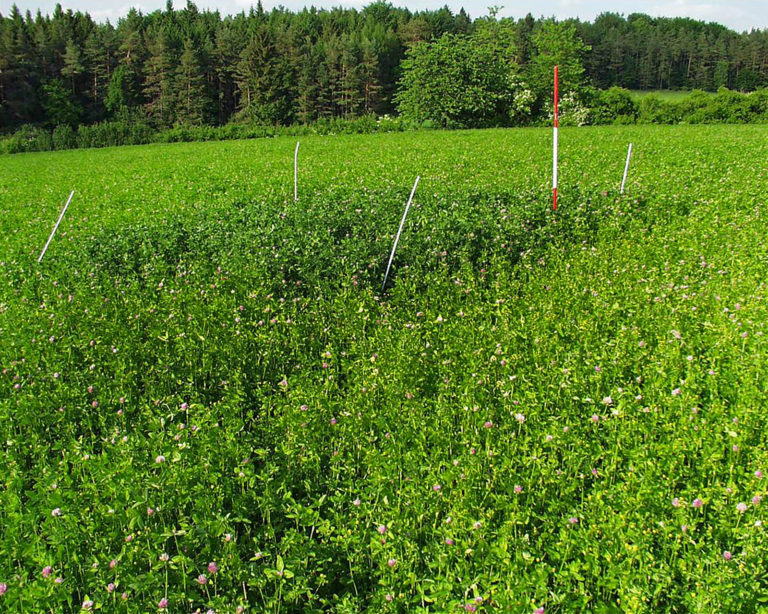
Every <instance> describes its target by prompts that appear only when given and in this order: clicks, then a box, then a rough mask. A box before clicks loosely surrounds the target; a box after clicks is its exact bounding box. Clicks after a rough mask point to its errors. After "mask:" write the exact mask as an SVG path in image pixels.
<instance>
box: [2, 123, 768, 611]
mask: <svg viewBox="0 0 768 614" xmlns="http://www.w3.org/2000/svg"><path fill="white" fill-rule="evenodd" d="M560 132H561V134H560V137H561V140H560V160H561V165H560V186H559V191H560V201H559V207H558V210H557V211H556V212H553V211H552V204H551V185H550V181H551V131H550V130H546V129H536V128H531V129H514V130H484V131H461V132H438V131H435V132H411V133H394V134H382V135H370V136H362V135H358V136H332V137H306V138H305V137H302V139H301V144H300V148H299V172H298V200H294V193H293V188H294V186H293V171H294V169H293V155H294V148H295V145H296V141H295V139H292V138H286V137H280V138H274V139H259V140H253V141H230V142H221V143H188V144H172V145H148V146H139V147H122V148H111V149H100V150H95V149H92V150H75V151H62V152H53V153H35V154H19V155H14V156H4V157H0V441H2V442H3V450H2V452H3V453H2V455H1V456H0V611H2V612H8V613H14V614H15V613H19V614H33V613H38V612H39V613H41V614H43V613H80V612H83V611H85V612H99V611H101V612H110V613H111V612H118V613H134V612H135V613H146V612H169V613H188V612H198V611H199V612H210V611H212V612H215V613H218V614H234V613H238V614H239V613H242V612H250V613H257V612H258V613H262V612H270V613H275V614H277V613H280V614H284V613H285V614H287V613H321V612H328V613H331V612H332V613H338V614H342V613H350V614H352V613H356V612H372V613H373V612H375V613H379V612H383V613H410V612H420V613H427V612H435V613H437V612H440V613H442V612H448V613H452V612H456V613H458V612H513V613H524V614H531V613H533V612H539V613H540V612H546V613H547V614H555V613H579V612H596V613H613V612H647V613H658V612H675V613H694V612H721V613H722V612H734V613H737V612H764V611H766V609H767V608H768V605H767V604H768V574H766V566H765V561H766V559H767V558H768V537H767V536H766V527H765V526H764V522H765V521H767V520H768V518H767V517H766V516H767V515H766V506H768V500H764V499H763V498H764V497H765V496H766V494H768V493H767V492H766V491H767V490H768V482H766V477H765V476H764V474H765V473H766V472H768V448H767V447H766V446H767V444H768V435H766V426H767V425H766V417H765V416H766V408H767V407H768V344H767V343H766V337H765V332H766V322H768V306H767V305H766V299H765V297H766V293H767V292H768V288H767V287H766V280H767V279H768V256H767V255H766V253H767V252H766V230H765V229H766V217H768V206H767V203H766V197H765V190H766V186H768V167H766V166H765V164H764V161H765V160H766V158H768V127H767V126H765V125H751V126H706V127H704V126H672V127H670V126H631V127H600V128H597V127H595V128H563V129H561V131H560ZM630 142H631V143H632V144H633V158H632V161H631V166H630V170H629V176H628V180H627V184H626V189H625V192H624V194H620V193H619V186H620V183H621V179H622V173H623V170H624V163H625V158H626V152H627V147H628V145H629V143H630ZM416 176H419V177H420V182H419V185H418V188H417V190H416V193H415V196H414V199H413V205H412V206H411V209H410V212H409V214H408V217H407V219H406V221H405V224H404V227H403V233H402V236H401V238H400V243H399V246H398V250H397V252H396V255H395V257H394V260H393V264H392V270H391V272H390V274H389V280H388V281H387V284H386V287H385V288H384V289H383V290H382V282H383V278H384V273H385V270H386V266H387V261H388V259H389V256H390V251H391V249H392V243H393V240H394V237H395V234H396V232H397V229H398V225H399V223H400V220H401V217H402V215H403V210H404V207H405V203H406V201H407V199H408V196H409V194H410V191H411V188H412V187H413V184H414V181H415V179H416ZM71 190H75V195H74V197H73V199H72V202H71V205H70V207H69V210H68V211H67V214H66V216H65V217H64V219H63V221H62V223H61V226H60V227H59V230H58V233H57V234H56V236H55V237H54V238H53V240H52V241H51V244H50V247H49V248H48V251H47V253H46V255H45V258H44V259H43V261H42V263H40V264H38V262H37V259H38V256H39V254H40V251H41V249H42V247H43V245H44V244H45V241H46V240H47V238H48V235H49V233H50V232H51V229H52V227H53V224H54V223H55V221H56V219H57V217H58V215H59V212H60V210H61V208H62V206H63V204H64V202H65V201H66V198H67V196H68V195H69V192H70V191H71Z"/></svg>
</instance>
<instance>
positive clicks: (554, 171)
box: [552, 66, 559, 211]
mask: <svg viewBox="0 0 768 614" xmlns="http://www.w3.org/2000/svg"><path fill="white" fill-rule="evenodd" d="M558 98H559V97H558V93H557V66H555V130H554V132H555V134H554V138H553V139H552V210H553V211H557V125H558V115H559V114H558V109H557V107H558V102H559V100H558Z"/></svg>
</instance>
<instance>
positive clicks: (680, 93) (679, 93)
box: [631, 90, 691, 102]
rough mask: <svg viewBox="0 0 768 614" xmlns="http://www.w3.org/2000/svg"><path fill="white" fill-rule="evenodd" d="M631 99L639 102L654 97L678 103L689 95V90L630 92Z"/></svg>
mask: <svg viewBox="0 0 768 614" xmlns="http://www.w3.org/2000/svg"><path fill="white" fill-rule="evenodd" d="M631 94H632V98H634V99H635V100H636V101H637V102H640V101H641V100H642V99H643V98H646V97H648V96H656V97H658V98H661V100H665V101H667V102H680V101H682V100H685V99H686V98H688V96H690V95H691V92H690V91H689V90H632V92H631Z"/></svg>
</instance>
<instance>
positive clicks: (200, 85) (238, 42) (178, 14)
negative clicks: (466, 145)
mask: <svg viewBox="0 0 768 614" xmlns="http://www.w3.org/2000/svg"><path fill="white" fill-rule="evenodd" d="M498 15H499V9H498V7H496V8H494V7H491V8H490V9H489V11H488V16H481V17H479V18H477V19H474V20H473V19H471V18H470V16H469V15H468V14H467V13H466V12H465V11H463V10H460V11H459V12H458V13H453V12H452V11H451V10H450V9H449V8H448V7H443V8H440V9H437V10H433V11H431V10H427V11H418V12H412V11H410V10H409V9H407V8H405V7H394V6H392V5H391V4H388V3H386V2H376V3H374V4H372V5H370V6H366V7H364V8H362V9H360V10H358V9H331V10H325V9H320V10H316V9H305V10H301V11H298V12H292V11H289V10H287V9H285V8H284V7H276V8H274V9H272V10H271V11H268V12H267V11H264V9H263V8H262V9H261V10H258V9H254V11H249V12H248V13H247V14H246V13H245V12H241V13H240V14H237V15H233V16H224V15H222V14H220V13H218V12H210V11H207V10H204V11H200V10H198V9H197V7H196V6H195V5H194V3H192V2H190V3H188V5H187V6H184V7H180V8H179V10H174V8H173V6H172V5H171V6H166V10H164V11H159V10H158V11H154V12H151V13H148V14H142V13H141V12H139V11H138V10H136V9H132V10H129V12H128V14H127V15H126V16H125V17H124V18H123V19H121V20H119V22H118V23H117V24H116V26H113V25H112V24H110V23H108V22H105V23H96V22H95V21H94V20H93V19H92V18H91V16H89V15H88V14H84V13H80V12H71V11H64V10H55V11H54V13H53V14H52V15H45V16H44V15H42V14H40V15H35V16H34V17H33V16H32V15H31V14H30V13H27V14H26V15H22V14H21V12H20V11H18V10H15V9H13V8H12V9H11V12H10V14H8V15H5V16H1V15H0V128H2V130H3V131H5V132H10V131H13V130H15V129H18V128H19V127H20V126H21V125H22V124H25V123H35V124H38V125H46V126H50V127H53V126H56V125H58V124H60V123H62V121H63V120H62V118H61V117H60V116H51V115H50V114H49V113H48V108H51V109H53V110H54V113H56V112H57V111H60V109H61V106H60V104H53V105H50V104H49V105H46V104H45V102H46V94H45V91H44V89H43V86H45V85H46V84H48V83H50V82H52V81H56V80H61V82H62V83H63V84H64V85H65V86H66V89H67V90H68V91H69V94H70V95H71V97H70V101H71V102H72V103H73V104H74V105H75V106H76V110H77V118H76V124H81V123H82V124H86V125H90V124H95V123H100V122H103V121H105V120H107V119H115V117H116V114H117V113H118V112H119V110H120V109H121V108H126V109H130V110H131V112H136V111H137V110H139V109H141V110H144V111H145V112H146V113H147V118H148V119H149V121H150V122H151V124H152V126H153V127H154V128H156V129H158V130H163V129H166V128H170V127H172V126H176V125H184V126H192V125H194V126H201V125H212V126H221V125H225V124H227V123H229V122H231V121H233V120H234V121H247V122H252V123H259V124H270V125H271V124H279V125H282V126H285V125H289V124H293V123H297V122H298V123H301V124H310V123H312V122H315V121H317V120H318V119H329V120H335V119H339V118H341V119H345V120H350V119H356V118H358V117H363V116H366V115H386V114H391V113H393V112H394V110H395V107H396V100H395V96H396V94H397V85H398V81H399V79H400V78H401V76H402V72H403V66H402V65H401V62H402V61H403V59H404V58H405V55H406V51H407V50H408V49H410V48H411V47H413V46H414V45H416V44H419V43H425V44H434V43H436V42H437V41H439V40H440V38H441V37H442V36H444V35H449V36H460V37H469V38H470V39H471V40H472V41H473V43H474V44H475V45H477V46H479V47H480V48H482V50H478V53H479V54H480V55H479V56H478V57H477V58H474V59H473V62H474V61H475V60H478V59H479V60H480V61H488V62H489V65H492V66H498V65H499V63H501V64H504V65H507V64H508V65H509V66H510V75H511V78H512V81H513V83H511V84H507V85H505V84H504V83H500V82H499V78H498V77H499V75H490V76H489V77H491V78H490V79H487V80H484V79H483V78H482V77H481V76H480V75H475V76H472V77H471V78H470V82H472V83H474V84H475V85H473V87H475V86H478V85H479V91H480V92H485V91H486V90H488V89H490V90H491V91H493V92H496V94H494V96H497V95H500V96H501V98H502V99H506V98H507V94H506V93H505V88H507V87H510V88H511V89H512V90H513V91H514V92H515V93H516V95H515V98H514V100H513V101H512V102H511V103H509V104H507V105H506V106H508V107H509V109H507V110H505V111H504V112H500V113H497V110H494V109H493V108H492V107H493V104H492V101H491V100H489V99H488V98H489V97H488V96H486V95H483V96H482V98H483V99H482V100H481V105H482V107H483V108H482V109H481V113H480V115H481V116H480V117H478V118H474V117H472V118H470V120H469V121H468V120H466V119H465V118H463V117H462V118H461V119H460V121H461V123H462V124H467V125H523V124H529V123H533V124H537V123H543V122H545V121H546V120H547V118H548V117H549V116H550V115H551V111H552V108H551V98H552V91H551V89H552V68H553V66H554V64H555V63H558V64H559V65H560V67H561V73H562V85H563V94H564V98H565V99H566V100H569V101H570V102H569V104H570V106H571V108H572V109H573V112H572V113H571V117H570V118H568V117H564V121H565V123H569V122H570V123H573V124H574V125H579V124H583V123H584V122H586V121H595V119H594V118H593V117H590V113H589V112H588V110H587V111H585V109H586V107H590V106H591V105H590V104H589V98H590V97H591V94H590V90H591V88H593V87H594V88H598V89H609V88H610V87H612V86H619V87H625V88H628V89H633V90H642V91H652V90H662V91H665V90H671V91H678V90H679V91H690V90H692V89H701V90H704V91H708V92H715V91H717V90H718V89H719V88H721V87H727V88H729V89H732V90H739V91H745V92H746V91H753V90H756V89H759V88H761V87H765V86H766V84H767V82H766V75H765V70H764V67H765V66H766V65H768V31H765V30H753V31H750V32H744V33H741V34H738V33H736V32H733V31H731V30H728V29H727V28H724V27H723V26H720V25H718V24H714V23H703V22H699V21H695V20H693V19H687V18H672V19H670V18H663V17H661V18H656V17H651V16H649V15H644V14H639V13H634V14H631V15H629V16H628V17H623V16H621V15H618V14H615V13H605V14H602V15H599V16H598V17H597V18H596V19H595V20H594V22H582V21H578V20H566V21H564V22H557V21H556V20H553V19H539V20H537V19H535V18H534V17H533V16H532V15H530V14H529V15H526V16H525V17H524V18H520V19H499V18H498ZM489 49H490V50H492V53H493V55H494V60H493V61H491V60H490V58H489V57H488V52H489ZM462 53H464V54H465V55H467V57H470V58H472V57H473V53H474V50H463V51H462ZM453 70H454V73H455V74H460V71H457V70H456V67H455V66H454V68H453ZM494 70H495V69H494ZM521 75H522V80H523V81H524V82H525V85H524V84H523V83H520V82H519V81H520V76H521ZM448 91H449V92H450V91H451V90H450V88H449V89H448ZM499 92H501V93H500V94H499ZM451 93H453V94H460V93H461V92H451ZM433 98H436V96H434V95H433ZM491 98H493V96H491ZM445 104H446V105H447V104H449V103H445ZM432 106H435V105H434V104H432ZM454 106H455V107H456V108H457V109H464V110H465V111H461V110H459V114H461V113H464V112H466V110H468V109H469V110H471V109H472V104H471V101H470V100H467V97H466V96H464V97H463V98H459V99H457V102H456V103H455V104H454ZM451 113H453V114H455V110H454V111H451ZM486 113H487V114H488V115H486ZM71 117H72V114H69V116H68V117H67V118H66V122H65V123H71V122H70V118H71ZM428 121H430V122H433V123H434V122H436V123H441V122H443V121H445V122H449V121H453V120H449V119H446V120H435V119H429V120H428ZM600 121H603V120H602V119H601V120H600ZM617 121H620V122H624V123H626V122H629V121H630V120H629V116H626V115H622V116H621V118H620V119H619V120H617ZM73 127H76V126H74V125H73Z"/></svg>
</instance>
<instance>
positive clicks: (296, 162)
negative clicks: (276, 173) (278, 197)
mask: <svg viewBox="0 0 768 614" xmlns="http://www.w3.org/2000/svg"><path fill="white" fill-rule="evenodd" d="M299 143H300V142H299V141H296V152H295V153H294V154H293V200H294V201H296V200H299Z"/></svg>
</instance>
